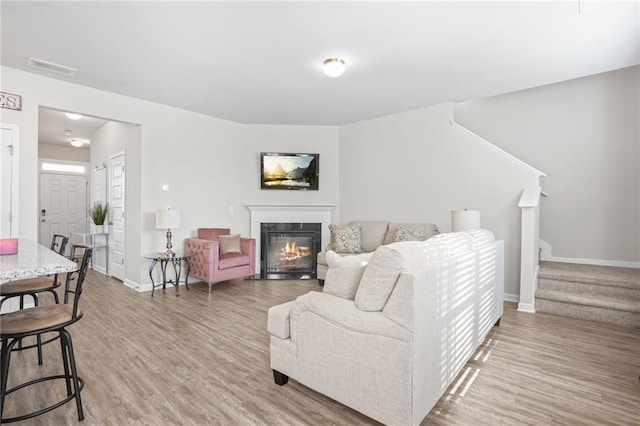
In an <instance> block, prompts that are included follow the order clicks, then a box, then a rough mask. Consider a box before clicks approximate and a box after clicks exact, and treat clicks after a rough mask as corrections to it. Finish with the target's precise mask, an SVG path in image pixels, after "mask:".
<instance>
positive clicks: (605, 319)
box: [536, 299, 640, 328]
mask: <svg viewBox="0 0 640 426" xmlns="http://www.w3.org/2000/svg"><path fill="white" fill-rule="evenodd" d="M536 300H537V301H536V311H537V312H541V313H546V314H551V315H558V316H561V317H569V318H577V319H581V320H587V321H595V322H602V323H606V324H615V325H620V326H623V327H634V328H640V315H638V313H637V312H628V311H619V310H615V309H607V308H601V307H599V306H587V305H577V304H575V303H564V302H558V301H555V300H547V299H536Z"/></svg>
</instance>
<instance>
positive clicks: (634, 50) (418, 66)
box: [1, 0, 640, 125]
mask: <svg viewBox="0 0 640 426" xmlns="http://www.w3.org/2000/svg"><path fill="white" fill-rule="evenodd" d="M1 8H2V17H1V19H2V21H1V28H2V29H1V31H2V33H1V35H2V45H1V63H2V64H3V65H6V66H9V67H13V68H17V69H21V70H24V71H29V72H34V73H37V74H41V75H47V76H49V77H53V78H59V79H62V80H67V81H70V82H73V83H77V84H80V85H85V86H89V87H95V88H98V89H102V90H107V91H110V92H115V93H120V94H124V95H128V96H132V97H135V98H140V99H145V100H149V101H154V102H158V103H162V104H166V105H172V106H175V107H179V108H183V109H187V110H191V111H196V112H199V113H203V114H207V115H211V116H215V117H220V118H224V119H228V120H233V121H237V122H241V123H253V124H300V125H341V124H345V123H350V122H354V121H359V120H363V119H367V118H373V117H378V116H381V115H386V114H391V113H396V112H401V111H406V110H411V109H415V108H420V107H426V106H430V105H435V104H439V103H443V102H459V101H464V100H469V99H476V98H482V97H487V96H492V95H497V94H501V93H507V92H512V91H516V90H522V89H526V88H531V87H536V86H541V85H545V84H550V83H554V82H558V81H564V80H568V79H573V78H578V77H583V76H586V75H592V74H596V73H601V72H605V71H610V70H614V69H619V68H624V67H628V66H632V65H637V64H638V63H640V23H639V22H640V3H639V2H637V1H635V2H590V1H582V2H579V1H577V0H576V1H572V2H551V1H544V2H480V1H475V2H326V1H323V2H309V1H304V2H266V1H262V2H203V1H200V2H166V1H158V2H150V1H143V2H98V1H91V2H56V1H46V2H34V1H29V2H11V1H6V0H3V1H2V4H1ZM30 56H32V57H35V58H38V59H42V60H46V61H50V62H54V63H57V64H61V65H65V66H69V67H73V68H77V69H78V72H77V74H76V75H75V77H65V76H60V75H57V74H52V73H49V72H45V71H40V70H36V69H33V68H29V67H27V66H26V62H27V58H28V57H30ZM331 56H338V57H341V58H343V59H344V60H345V62H346V64H347V71H346V73H345V74H344V75H343V76H341V77H338V78H330V77H327V76H325V75H323V74H322V72H321V63H322V61H323V60H324V59H325V58H328V57H331Z"/></svg>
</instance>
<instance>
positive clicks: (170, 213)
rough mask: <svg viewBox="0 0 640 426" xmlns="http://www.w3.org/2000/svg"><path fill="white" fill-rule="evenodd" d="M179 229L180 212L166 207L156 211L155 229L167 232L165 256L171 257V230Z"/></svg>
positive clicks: (172, 254) (172, 253)
mask: <svg viewBox="0 0 640 426" xmlns="http://www.w3.org/2000/svg"><path fill="white" fill-rule="evenodd" d="M178 228H180V210H175V209H172V208H171V207H166V208H163V209H160V210H157V211H156V229H166V230H167V256H169V257H173V256H174V255H175V253H174V252H173V251H172V250H171V247H173V246H172V245H171V230H172V229H178Z"/></svg>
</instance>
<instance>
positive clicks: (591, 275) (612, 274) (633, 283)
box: [538, 261, 640, 290]
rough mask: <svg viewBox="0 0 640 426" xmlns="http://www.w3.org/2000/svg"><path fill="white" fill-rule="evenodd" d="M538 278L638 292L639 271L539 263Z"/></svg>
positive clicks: (639, 285) (611, 267) (609, 267)
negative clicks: (629, 289)
mask: <svg viewBox="0 0 640 426" xmlns="http://www.w3.org/2000/svg"><path fill="white" fill-rule="evenodd" d="M538 278H539V279H548V280H557V281H569V282H576V283H586V284H594V285H605V286H613V287H624V288H633V289H639V290H640V269H636V268H620V267H614V266H596V265H582V264H576V263H562V262H547V261H545V262H540V272H539V274H538Z"/></svg>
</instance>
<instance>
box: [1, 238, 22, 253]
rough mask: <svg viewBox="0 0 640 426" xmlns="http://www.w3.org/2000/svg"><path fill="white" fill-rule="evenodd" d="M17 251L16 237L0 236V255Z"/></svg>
mask: <svg viewBox="0 0 640 426" xmlns="http://www.w3.org/2000/svg"><path fill="white" fill-rule="evenodd" d="M17 252H18V239H17V238H0V255H5V254H16V253H17Z"/></svg>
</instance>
